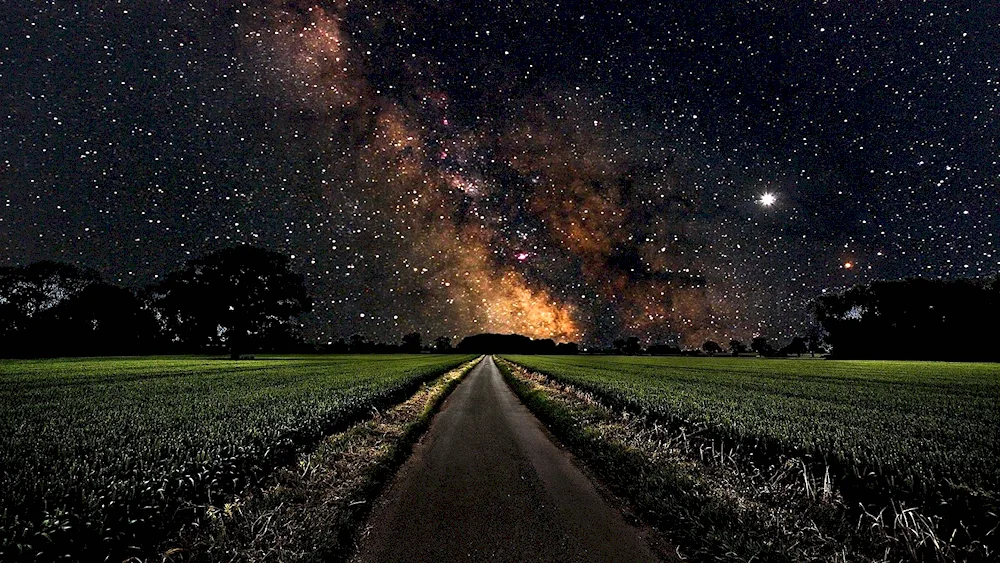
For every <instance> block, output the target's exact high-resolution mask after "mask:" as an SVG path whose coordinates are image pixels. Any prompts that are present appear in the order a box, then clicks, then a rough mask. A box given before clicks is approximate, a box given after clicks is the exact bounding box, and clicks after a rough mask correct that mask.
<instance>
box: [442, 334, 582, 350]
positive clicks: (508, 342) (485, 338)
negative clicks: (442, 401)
mask: <svg viewBox="0 0 1000 563" xmlns="http://www.w3.org/2000/svg"><path fill="white" fill-rule="evenodd" d="M456 350H457V351H458V352H461V353H464V354H578V353H579V352H580V349H579V347H578V346H577V344H576V343H575V342H566V343H561V344H556V343H555V341H554V340H552V339H551V338H546V339H543V340H532V339H531V338H528V337H527V336H521V335H520V334H476V335H473V336H466V337H465V338H463V339H462V341H461V342H459V343H458V347H457V348H456Z"/></svg>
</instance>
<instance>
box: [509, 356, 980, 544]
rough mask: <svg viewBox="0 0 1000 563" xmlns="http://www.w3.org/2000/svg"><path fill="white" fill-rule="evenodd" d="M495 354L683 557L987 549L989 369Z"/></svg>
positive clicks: (542, 412)
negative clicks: (685, 551)
mask: <svg viewBox="0 0 1000 563" xmlns="http://www.w3.org/2000/svg"><path fill="white" fill-rule="evenodd" d="M508 359H509V360H511V361H513V362H516V364H519V365H520V366H521V367H518V366H516V365H514V364H510V363H505V362H499V365H500V366H501V370H502V371H503V372H504V373H505V375H506V376H507V377H508V379H509V380H510V381H511V382H512V386H513V387H514V389H515V391H517V392H518V394H519V395H520V396H521V397H522V400H524V401H525V402H526V404H528V405H529V407H531V408H532V409H533V410H535V411H536V413H537V414H539V416H540V417H541V418H543V419H544V420H545V421H546V422H547V423H548V424H550V426H551V427H552V428H553V430H554V431H555V433H556V434H557V435H559V437H560V438H561V439H563V440H564V441H565V442H566V443H567V444H568V445H569V446H570V447H571V448H572V449H574V451H576V452H577V454H578V455H580V456H581V457H582V458H583V459H585V460H586V461H587V462H588V464H589V465H591V466H593V467H594V469H595V471H596V472H597V473H598V474H599V475H600V477H601V478H602V479H603V480H605V481H607V482H608V483H609V485H610V486H611V487H612V488H613V489H615V490H616V491H617V492H618V493H619V494H621V495H622V496H624V497H625V498H627V499H629V500H630V501H631V502H633V503H634V504H635V505H636V508H637V511H638V512H639V513H640V514H642V515H643V516H644V518H645V519H646V520H648V521H649V522H650V523H651V524H653V525H654V526H656V527H658V528H659V529H661V530H663V531H664V532H665V533H666V534H667V535H668V536H669V537H671V538H672V539H674V541H676V542H678V543H679V544H681V545H682V546H685V548H686V549H689V550H691V555H693V556H694V558H695V559H700V560H726V559H730V560H747V559H750V558H755V559H762V558H763V559H767V560H787V561H799V560H831V561H833V560H836V561H841V560H845V559H846V560H869V561H883V560H888V561H907V560H913V561H988V560H994V559H995V558H996V556H997V548H998V547H997V546H998V540H997V533H998V528H997V526H998V522H1000V520H998V516H997V514H998V502H997V499H998V490H1000V487H998V481H1000V479H998V477H1000V467H998V465H997V464H996V463H995V462H994V461H993V460H994V459H995V452H996V451H998V447H1000V433H998V432H997V430H996V429H997V427H998V424H1000V367H997V366H996V365H992V364H942V363H903V362H816V361H794V360H784V361H769V360H739V359H721V358H718V359H710V358H669V359H668V358H648V357H642V358H621V357H538V356H510V357H508ZM524 368H527V369H524Z"/></svg>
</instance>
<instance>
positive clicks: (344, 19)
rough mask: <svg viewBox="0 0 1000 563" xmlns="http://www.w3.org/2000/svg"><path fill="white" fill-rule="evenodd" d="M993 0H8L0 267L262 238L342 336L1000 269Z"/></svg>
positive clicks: (647, 337) (777, 319)
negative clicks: (285, 259) (287, 261)
mask: <svg viewBox="0 0 1000 563" xmlns="http://www.w3.org/2000/svg"><path fill="white" fill-rule="evenodd" d="M168 4H169V5H168ZM990 4H991V3H989V2H921V3H917V2H885V1H880V2H874V1H860V2H859V1H851V2H847V1H844V2H840V1H833V2H825V3H815V2H784V1H782V2H684V1H676V2H663V3H642V2H625V1H621V2H614V1H612V2H568V3H558V4H557V3H554V2H506V3H471V2H444V1H406V2H403V1H395V0H384V1H372V2H353V1H349V0H338V1H326V2H296V1H291V2H279V1H266V0H258V1H254V2H246V3H243V2H228V1H224V0H216V1H212V2H185V3H164V2H110V1H108V2H81V3H77V4H76V5H73V4H72V3H69V2H58V3H55V4H54V5H53V4H52V3H46V2H24V3H18V5H17V7H10V6H4V7H3V8H0V18H2V19H3V21H4V30H5V31H4V34H3V35H2V36H0V103H2V106H0V205H2V206H0V234H2V236H0V259H2V260H3V261H5V262H6V263H9V264H23V263H27V262H31V261H34V260H40V259H57V260H64V261H70V262H74V263H78V264H81V265H86V266H91V267H95V268H97V269H98V270H100V271H101V272H103V273H104V275H105V276H106V277H107V278H108V279H110V280H114V281H120V282H121V283H124V284H126V285H129V286H134V287H139V286H141V285H143V284H145V283H149V282H151V281H154V280H155V279H156V276H158V275H163V274H164V273H166V272H168V271H170V270H172V269H175V268H177V267H178V266H179V265H180V264H181V263H183V261H184V260H186V259H188V258H190V257H192V256H196V255H199V254H202V253H205V252H208V251H211V250H215V249H217V248H219V247H222V246H226V245H232V244H241V243H250V244H257V245H260V246H265V247H268V248H272V249H275V250H279V251H281V252H285V253H287V254H289V255H291V256H293V257H294V258H293V261H292V262H293V266H294V267H295V268H296V269H297V270H299V271H302V272H303V273H305V274H306V276H307V280H308V283H309V287H310V291H311V293H312V294H313V295H314V296H315V298H316V310H315V311H314V312H313V313H312V314H311V315H310V316H309V318H307V319H306V326H307V329H308V333H309V335H310V336H312V337H314V338H318V339H322V340H326V339H332V338H336V337H338V336H348V335H350V334H352V333H362V334H365V335H367V336H369V337H373V338H377V339H381V340H397V339H398V338H399V336H400V335H402V334H403V333H406V332H410V331H411V330H420V331H422V332H423V333H424V335H425V337H428V338H433V337H435V336H438V335H448V336H462V335H465V334H469V333H474V332H485V331H492V332H519V333H522V334H526V335H529V336H533V337H551V338H555V339H557V340H564V341H565V340H576V341H580V342H585V343H594V344H597V343H607V342H609V341H610V340H611V339H613V338H618V337H621V336H628V335H636V336H640V337H641V338H642V339H643V340H644V341H645V342H647V343H652V342H681V343H683V344H686V345H697V344H700V342H702V341H704V340H705V339H707V338H713V339H716V340H719V341H728V340H729V339H730V338H739V339H747V338H749V337H751V336H754V335H758V334H763V335H766V336H770V337H773V338H779V339H780V338H789V337H790V336H792V335H794V334H796V333H801V332H802V331H803V330H804V322H805V319H806V312H805V305H806V303H807V302H808V301H809V299H811V298H813V297H815V296H816V295H818V294H820V293H821V292H822V291H824V290H830V289H835V288H838V287H843V286H847V285H851V284H855V283H860V282H866V281H870V280H873V279H885V278H889V279H894V278H900V277H904V276H913V275H921V276H929V277H946V278H951V277H958V276H982V275H988V274H993V273H996V272H997V271H998V269H1000V257H998V256H997V255H996V249H995V241H994V239H995V235H996V233H997V232H998V230H1000V229H998V227H1000V220H998V215H997V213H998V210H997V202H998V195H1000V194H998V181H1000V180H998V178H1000V165H998V157H997V154H998V148H1000V147H998V142H997V141H998V131H1000V127H998V125H1000V124H998V115H1000V114H998V109H1000V67H998V62H997V61H1000V59H998V58H997V56H996V55H997V54H998V52H997V47H996V46H997V45H998V44H1000V26H998V23H997V22H998V21H1000V14H998V13H997V12H998V10H997V9H996V8H994V7H991V6H989V5H990ZM772 198H773V199H772ZM847 264H850V266H847Z"/></svg>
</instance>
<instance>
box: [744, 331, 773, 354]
mask: <svg viewBox="0 0 1000 563" xmlns="http://www.w3.org/2000/svg"><path fill="white" fill-rule="evenodd" d="M750 349H751V350H753V351H754V352H757V353H758V354H760V355H761V356H773V355H774V348H773V347H772V346H771V344H770V343H769V342H768V341H767V338H764V337H763V336H758V337H756V338H754V339H753V340H752V341H750Z"/></svg>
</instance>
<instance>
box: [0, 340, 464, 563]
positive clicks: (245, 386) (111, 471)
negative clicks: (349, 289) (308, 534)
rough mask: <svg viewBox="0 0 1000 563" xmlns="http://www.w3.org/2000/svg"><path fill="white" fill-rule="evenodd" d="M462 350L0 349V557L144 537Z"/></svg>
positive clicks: (144, 540) (388, 399) (78, 555)
mask: <svg viewBox="0 0 1000 563" xmlns="http://www.w3.org/2000/svg"><path fill="white" fill-rule="evenodd" d="M470 359H472V357H471V356H457V355H447V356H440V355H438V356H434V355H399V356H301V357H288V358H267V359H257V360H249V361H239V362H232V361H227V360H217V359H207V358H164V359H155V358H152V359H70V360H38V361H0V471H2V473H3V476H4V478H3V480H2V481H0V560H3V561H8V560H17V559H32V558H34V557H35V554H41V556H40V557H39V558H41V559H54V558H56V557H58V556H60V555H64V554H72V557H71V558H72V559H75V560H84V559H86V560H100V559H103V558H104V557H105V556H106V555H109V554H110V555H112V556H118V555H122V554H124V553H127V550H125V551H123V549H122V548H123V546H128V545H136V544H138V545H139V547H142V548H147V549H148V548H149V547H150V542H152V541H156V540H157V539H160V540H162V539H163V536H164V534H169V533H171V532H173V531H175V530H176V528H177V527H178V526H180V525H182V524H187V523H190V522H191V521H192V520H193V519H194V518H195V517H196V515H197V514H198V510H199V509H198V507H199V506H202V505H205V504H206V503H213V504H218V503H221V502H222V501H224V500H225V498H226V495H229V494H231V493H233V492H236V491H239V490H240V489H242V488H243V487H245V486H246V485H248V484H251V483H254V482H256V481H258V480H259V479H261V478H262V477H264V476H266V475H267V474H269V473H270V471H271V470H273V469H274V468H275V467H276V466H277V465H279V464H283V463H287V462H289V461H292V460H293V459H294V455H295V451H296V448H297V447H299V446H302V445H307V444H310V443H313V442H315V441H316V440H318V439H320V438H321V437H322V436H323V435H325V434H327V433H329V432H331V431H333V430H335V429H337V428H339V427H342V426H344V425H346V424H348V423H350V422H352V421H354V420H357V419H358V418H359V417H361V416H363V415H364V414H365V413H367V412H369V411H370V410H371V408H372V407H373V406H378V407H379V408H381V407H383V406H385V405H387V404H390V403H392V402H395V401H399V400H401V399H403V398H405V396H406V395H407V394H409V393H411V392H413V391H414V390H415V389H416V388H417V386H418V385H419V384H420V383H421V382H423V381H426V380H428V379H429V378H431V377H433V376H435V375H437V374H441V373H443V372H445V371H447V370H448V369H450V368H452V367H455V366H458V365H459V364H461V363H463V362H466V361H469V360H470Z"/></svg>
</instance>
